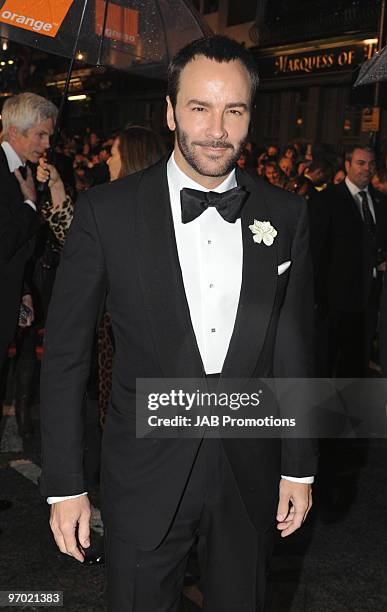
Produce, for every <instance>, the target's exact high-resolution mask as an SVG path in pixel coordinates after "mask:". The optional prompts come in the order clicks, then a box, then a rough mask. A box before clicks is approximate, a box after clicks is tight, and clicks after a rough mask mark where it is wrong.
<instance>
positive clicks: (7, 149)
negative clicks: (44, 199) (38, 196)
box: [1, 140, 36, 212]
mask: <svg viewBox="0 0 387 612" xmlns="http://www.w3.org/2000/svg"><path fill="white" fill-rule="evenodd" d="M1 147H2V149H3V151H4V154H5V157H6V158H7V163H8V168H9V171H10V172H12V173H13V172H15V170H17V169H18V168H20V166H23V168H24V166H25V164H23V162H22V160H21V159H20V157H19V156H18V154H17V153H16V151H15V149H14V148H13V147H12V146H11V145H10V144H9V142H7V141H6V140H3V142H2V143H1ZM24 202H25V203H26V204H28V205H29V206H31V208H33V209H34V211H35V212H36V205H35V203H34V202H33V201H32V200H28V199H27V200H24Z"/></svg>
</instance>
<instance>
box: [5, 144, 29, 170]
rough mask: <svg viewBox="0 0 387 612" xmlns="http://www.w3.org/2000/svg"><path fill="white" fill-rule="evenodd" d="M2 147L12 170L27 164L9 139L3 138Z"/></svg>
mask: <svg viewBox="0 0 387 612" xmlns="http://www.w3.org/2000/svg"><path fill="white" fill-rule="evenodd" d="M1 147H2V149H3V151H4V153H5V157H6V158H7V162H8V167H9V171H10V172H15V170H16V169H17V168H20V166H25V164H23V162H22V160H21V159H20V157H19V156H18V154H17V153H16V151H15V149H14V148H13V147H12V146H11V145H10V144H9V142H8V141H7V140H3V142H2V143H1Z"/></svg>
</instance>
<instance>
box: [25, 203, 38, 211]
mask: <svg viewBox="0 0 387 612" xmlns="http://www.w3.org/2000/svg"><path fill="white" fill-rule="evenodd" d="M24 203H25V204H28V206H31V208H33V209H34V211H35V212H36V204H35V203H34V202H33V201H32V200H24Z"/></svg>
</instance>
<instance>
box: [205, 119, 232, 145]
mask: <svg viewBox="0 0 387 612" xmlns="http://www.w3.org/2000/svg"><path fill="white" fill-rule="evenodd" d="M207 133H208V135H209V136H210V137H211V138H213V139H214V140H221V139H224V138H225V137H227V131H226V128H225V125H224V117H223V113H214V114H213V115H212V116H211V121H210V125H209V126H208V129H207Z"/></svg>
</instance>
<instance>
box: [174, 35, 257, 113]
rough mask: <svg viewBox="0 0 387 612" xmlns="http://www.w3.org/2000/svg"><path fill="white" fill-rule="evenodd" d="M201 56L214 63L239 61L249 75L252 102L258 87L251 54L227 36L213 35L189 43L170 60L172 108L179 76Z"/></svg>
mask: <svg viewBox="0 0 387 612" xmlns="http://www.w3.org/2000/svg"><path fill="white" fill-rule="evenodd" d="M199 55H203V56H204V57H206V58H207V59H210V60H215V61H216V62H219V63H222V62H231V61H235V60H239V61H240V62H241V64H243V66H244V67H245V68H246V70H247V72H248V73H249V75H250V81H251V102H252V101H253V100H254V97H255V92H256V89H257V87H258V83H259V77H258V69H257V66H256V63H255V61H254V58H253V57H252V55H251V53H250V52H249V51H248V50H247V49H246V48H245V47H244V46H243V45H242V44H240V43H238V42H237V41H236V40H233V39H232V38H228V37H227V36H221V35H215V36H206V37H205V38H199V39H198V40H194V41H193V42H191V43H189V44H188V45H186V46H185V47H183V48H182V49H180V51H178V52H177V53H176V55H175V57H174V58H173V59H172V60H171V62H170V64H169V66H168V95H169V97H170V100H171V103H172V106H173V107H175V106H176V98H177V93H178V91H179V82H180V74H181V72H182V70H183V69H184V68H185V67H186V65H187V64H189V62H191V61H192V60H193V59H194V58H195V57H197V56H199Z"/></svg>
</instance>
